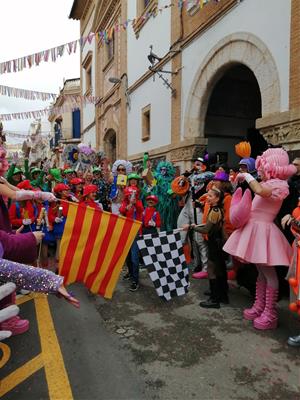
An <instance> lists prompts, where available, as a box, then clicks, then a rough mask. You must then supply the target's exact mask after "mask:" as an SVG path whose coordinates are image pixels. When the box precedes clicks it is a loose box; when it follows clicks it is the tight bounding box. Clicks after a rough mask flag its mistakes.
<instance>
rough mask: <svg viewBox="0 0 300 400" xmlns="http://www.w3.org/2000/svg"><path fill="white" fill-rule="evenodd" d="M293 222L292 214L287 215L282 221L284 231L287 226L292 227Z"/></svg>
mask: <svg viewBox="0 0 300 400" xmlns="http://www.w3.org/2000/svg"><path fill="white" fill-rule="evenodd" d="M292 220H293V217H292V216H291V214H287V215H285V216H284V217H283V218H282V219H281V226H282V229H284V228H285V227H286V225H290V224H291V222H292Z"/></svg>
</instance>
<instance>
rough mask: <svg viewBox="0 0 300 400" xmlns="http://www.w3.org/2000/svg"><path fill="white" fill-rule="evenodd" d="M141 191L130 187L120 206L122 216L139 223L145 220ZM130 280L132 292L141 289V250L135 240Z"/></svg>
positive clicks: (132, 247) (128, 265)
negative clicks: (140, 196) (140, 197)
mask: <svg viewBox="0 0 300 400" xmlns="http://www.w3.org/2000/svg"><path fill="white" fill-rule="evenodd" d="M139 192H140V191H139V189H138V188H137V187H136V186H128V187H126V189H125V190H124V200H123V201H122V204H121V206H120V214H121V215H124V216H125V217H129V218H132V219H135V220H138V221H142V219H143V211H144V207H143V203H142V202H141V200H139ZM126 263H127V267H128V271H129V278H131V280H132V283H131V286H130V291H132V292H135V291H136V290H138V288H139V249H138V245H137V240H136V239H135V240H134V241H133V243H132V245H131V248H130V253H129V256H128V257H127V259H126Z"/></svg>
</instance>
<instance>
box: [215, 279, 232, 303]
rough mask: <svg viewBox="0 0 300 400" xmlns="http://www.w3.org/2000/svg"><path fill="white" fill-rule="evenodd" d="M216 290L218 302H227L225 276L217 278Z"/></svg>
mask: <svg viewBox="0 0 300 400" xmlns="http://www.w3.org/2000/svg"><path fill="white" fill-rule="evenodd" d="M217 291H218V298H219V301H220V303H223V304H229V298H228V282H227V276H222V277H219V278H217Z"/></svg>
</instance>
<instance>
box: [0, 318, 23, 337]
mask: <svg viewBox="0 0 300 400" xmlns="http://www.w3.org/2000/svg"><path fill="white" fill-rule="evenodd" d="M0 328H1V330H4V331H11V333H12V335H20V334H21V333H24V332H26V331H28V329H29V321H27V319H21V318H20V317H19V316H16V317H11V318H9V319H7V320H6V321H4V322H2V323H1V325H0Z"/></svg>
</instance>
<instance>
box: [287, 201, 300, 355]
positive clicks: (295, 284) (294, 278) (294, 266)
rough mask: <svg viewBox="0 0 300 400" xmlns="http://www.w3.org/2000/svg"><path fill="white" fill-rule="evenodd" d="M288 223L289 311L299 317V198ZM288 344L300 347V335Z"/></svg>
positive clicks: (290, 339)
mask: <svg viewBox="0 0 300 400" xmlns="http://www.w3.org/2000/svg"><path fill="white" fill-rule="evenodd" d="M289 222H290V225H291V231H292V233H293V235H294V237H295V241H294V244H293V252H294V254H293V258H292V262H291V265H290V269H289V272H288V275H287V278H288V279H289V284H290V286H291V303H290V306H289V308H290V310H291V311H293V312H297V313H298V315H299V316H300V198H299V203H298V207H297V208H295V210H294V211H293V213H292V219H291V221H289ZM288 344H289V345H290V346H293V347H300V335H297V336H291V337H289V339H288Z"/></svg>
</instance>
